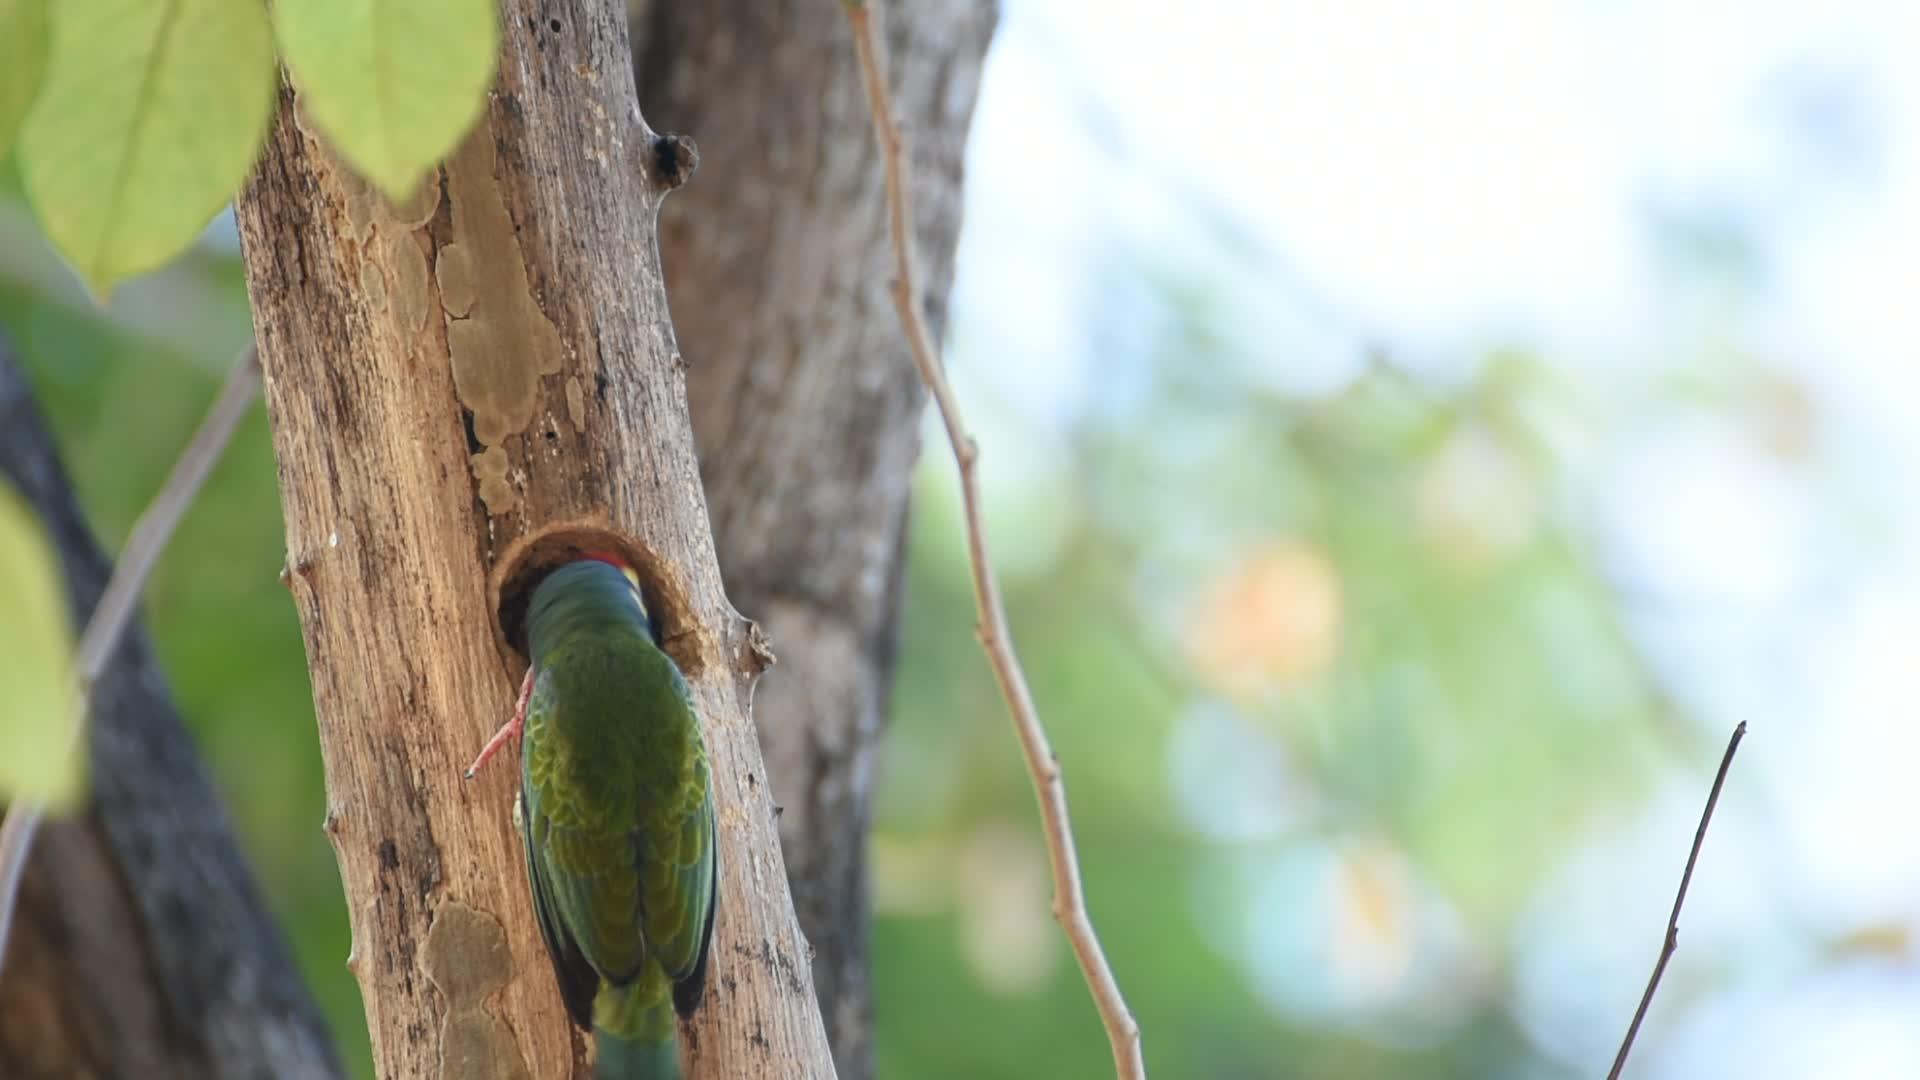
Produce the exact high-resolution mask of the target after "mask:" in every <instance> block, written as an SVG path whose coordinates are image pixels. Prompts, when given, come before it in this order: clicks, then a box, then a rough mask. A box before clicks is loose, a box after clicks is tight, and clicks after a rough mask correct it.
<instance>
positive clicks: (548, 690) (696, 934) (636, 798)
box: [467, 552, 719, 1080]
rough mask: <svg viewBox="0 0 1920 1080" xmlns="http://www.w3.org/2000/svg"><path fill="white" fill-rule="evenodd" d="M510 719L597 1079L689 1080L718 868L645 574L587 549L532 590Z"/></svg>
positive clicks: (698, 772)
mask: <svg viewBox="0 0 1920 1080" xmlns="http://www.w3.org/2000/svg"><path fill="white" fill-rule="evenodd" d="M527 636H528V646H529V648H528V651H529V653H530V654H531V657H532V661H533V662H532V666H530V667H529V668H528V669H527V677H526V681H525V682H524V683H522V684H521V687H520V700H519V704H518V705H517V706H516V707H515V709H514V715H513V719H511V720H509V721H508V722H507V724H506V726H504V727H502V728H501V729H500V731H499V732H498V733H497V734H495V735H494V737H493V738H492V739H491V740H490V741H489V742H488V743H487V746H486V748H485V749H483V750H482V751H481V752H480V756H479V758H478V759H476V760H475V761H474V763H473V766H472V768H469V769H468V770H467V775H468V776H469V777H471V776H473V774H474V772H475V771H477V770H478V769H479V768H480V767H481V766H482V765H484V764H486V762H487V760H488V759H489V758H491V757H492V756H493V755H494V753H495V752H496V751H498V750H499V749H500V748H501V747H502V746H504V745H505V744H506V743H507V742H508V741H509V740H510V739H513V738H514V737H516V736H518V737H519V739H520V752H521V758H520V760H521V782H520V802H519V806H518V813H519V817H520V820H521V844H522V846H523V847H524V849H525V851H526V856H527V878H528V880H529V881H530V882H531V884H532V888H533V909H534V913H535V915H536V916H537V917H538V919H539V923H540V935H541V937H542V938H544V939H545V941H546V945H547V954H548V956H549V957H551V958H552V960H553V971H554V974H555V976H556V977H557V978H558V980H559V983H560V995H561V997H562V998H563V999H565V1001H566V1005H567V1011H568V1012H569V1013H570V1014H571V1015H572V1017H573V1020H574V1022H575V1023H577V1024H579V1025H580V1026H581V1027H583V1028H590V1029H592V1031H593V1033H594V1043H595V1045H596V1048H597V1064H596V1066H595V1072H594V1075H595V1076H596V1077H598V1078H599V1080H672V1078H676V1077H679V1076H680V1058H679V1053H678V1050H677V1048H676V1046H675V1039H674V1015H675V1014H676V1013H678V1014H679V1015H680V1016H682V1017H687V1016H691V1015H693V1011H694V1009H695V1008H696V1007H697V1006H698V1005H699V1003H700V995H701V992H702V990H703V989H704V988H705V984H706V974H707V950H708V946H709V944H710V942H711V939H712V937H713V914H714V909H715V907H716V906H717V890H718V885H719V876H718V870H719V860H718V852H717V849H716V845H715V839H716V838H715V835H714V825H713V788H712V783H711V779H710V775H709V770H708V764H707V750H706V745H705V743H704V742H703V741H702V740H701V735H700V720H699V716H698V715H697V714H696V713H695V711H694V706H693V698H692V695H691V694H690V693H689V692H688V690H687V682H686V679H685V678H683V677H682V676H681V674H680V668H679V667H678V666H677V665H675V664H674V662H673V658H672V657H669V656H668V655H667V654H666V653H665V652H664V651H662V650H661V648H660V641H659V637H658V632H657V628H656V627H655V625H654V622H653V619H652V617H651V616H650V615H649V614H648V612H647V607H646V603H645V601H644V599H643V598H642V596H641V591H640V584H639V577H638V575H637V574H635V572H634V570H633V567H632V566H630V565H629V564H628V563H627V562H626V561H625V560H624V559H622V558H621V557H620V556H618V555H613V554H608V553H604V552H583V553H582V555H581V557H580V558H579V559H578V560H577V561H575V562H571V563H568V564H567V565H565V566H562V567H561V568H560V569H558V570H555V571H553V572H552V573H551V574H549V575H548V576H547V577H546V579H545V580H543V581H542V582H541V583H540V585H539V586H538V587H537V588H536V589H535V590H534V593H533V601H532V604H531V605H530V606H529V608H528V612H527Z"/></svg>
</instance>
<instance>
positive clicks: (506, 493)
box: [470, 446, 520, 517]
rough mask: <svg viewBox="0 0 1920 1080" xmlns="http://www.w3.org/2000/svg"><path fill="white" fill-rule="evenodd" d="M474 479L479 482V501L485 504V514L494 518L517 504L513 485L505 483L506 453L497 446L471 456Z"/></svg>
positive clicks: (517, 497) (517, 498) (518, 500)
mask: <svg viewBox="0 0 1920 1080" xmlns="http://www.w3.org/2000/svg"><path fill="white" fill-rule="evenodd" d="M470 460H471V461H472V462H473V476H474V479H476V480H478V481H479V482H480V501H481V502H483V503H486V504H487V513H489V514H491V515H493V516H494V517H499V516H500V515H501V514H504V513H506V512H507V511H509V510H511V509H513V508H514V507H515V506H516V505H518V504H519V502H520V499H519V496H517V495H515V494H514V492H513V485H512V484H509V483H508V482H507V452H506V451H505V450H502V449H500V448H499V447H497V446H489V447H487V448H486V449H485V450H482V451H480V452H479V453H477V454H475V455H473V457H472V458H471V459H470Z"/></svg>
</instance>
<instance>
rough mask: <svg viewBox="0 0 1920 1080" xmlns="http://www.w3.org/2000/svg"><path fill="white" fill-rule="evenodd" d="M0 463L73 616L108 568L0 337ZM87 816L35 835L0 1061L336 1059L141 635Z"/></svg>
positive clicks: (5, 986) (73, 1069)
mask: <svg viewBox="0 0 1920 1080" xmlns="http://www.w3.org/2000/svg"><path fill="white" fill-rule="evenodd" d="M0 474H4V475H5V476H6V477H7V479H9V480H11V481H12V482H13V483H14V484H15V485H17V486H18V487H19V488H20V489H21V491H22V492H23V493H24V494H25V496H26V498H27V500H28V501H29V502H30V503H31V504H32V505H33V506H34V508H35V509H36V510H37V511H38V513H39V515H40V518H41V520H42V522H44V523H45V525H46V528H47V530H48V531H49V533H50V534H51V535H52V537H53V541H54V544H55V546H56V547H57V548H58V550H59V552H60V557H61V563H62V565H63V566H64V568H65V570H66V579H67V592H68V596H69V598H70V603H71V605H72V609H73V612H74V615H75V619H76V625H79V624H82V623H84V621H85V618H86V616H87V615H88V614H90V613H91V612H92V611H93V607H94V605H95V604H96V603H98V602H99V599H100V593H101V591H102V590H103V589H104V588H105V587H106V583H107V577H108V574H109V573H110V571H111V566H110V564H109V563H108V561H107V559H106V558H105V556H103V555H102V554H101V552H100V550H99V548H98V547H97V546H96V545H95V543H94V540H93V536H92V534H91V533H90V532H89V530H88V529H87V526H86V522H85V520H84V518H83V517H82V515H81V513H80V508H79V506H78V504H77V503H76V502H75V500H74V497H73V492H72V490H71V488H70V487H69V486H68V483H67V478H66V475H65V472H64V471H63V470H62V469H61V467H60V463H59V460H58V458H57V456H56V454H55V451H54V445H53V438H52V436H51V434H50V433H49V432H48V431H47V429H46V426H45V424H44V423H42V422H41V419H40V417H39V415H38V413H37V412H36V410H35V409H34V408H33V402H32V398H31V395H30V394H29V391H28V387H27V383H26V378H25V375H24V374H23V373H22V372H21V371H20V370H19V368H18V367H17V366H16V365H15V364H14V362H13V358H12V356H11V354H10V353H9V351H8V349H7V346H6V343H5V342H4V341H0ZM91 725H92V726H91V728H90V729H89V732H88V741H89V746H90V753H91V758H92V760H91V766H90V767H91V790H90V792H89V796H88V804H87V809H86V814H85V815H84V816H83V817H80V818H77V819H74V820H68V821H49V822H48V823H47V824H46V825H45V826H44V827H43V829H42V831H41V835H40V836H39V838H38V840H37V841H36V842H35V844H34V848H33V854H32V856H31V857H30V861H29V862H28V869H27V875H26V879H25V882H24V884H23V886H22V892H21V898H20V908H19V911H18V915H19V917H18V920H17V921H16V922H15V923H14V925H13V933H12V938H11V941H9V942H8V943H6V950H7V964H6V967H5V977H4V978H0V1076H6V1077H8V1078H10V1080H35V1078H40V1077H45V1078H48V1080H52V1078H55V1077H58V1078H60V1080H71V1078H74V1077H129V1078H131V1077H139V1078H141V1080H149V1078H151V1080H198V1078H203V1077H204V1078H214V1080H239V1078H242V1077H245V1078H265V1077H275V1078H279V1077H286V1078H292V1080H306V1078H328V1077H337V1076H339V1075H340V1063H339V1061H338V1059H337V1057H336V1056H335V1053H334V1049H333V1046H332V1044H331V1043H330V1042H329V1041H328V1038H327V1033H326V1030H325V1027H324V1025H323V1023H322V1021H321V1019H320V1013H319V1010H318V1009H317V1008H316V1007H315V1006H314V1003H313V1001H312V999H311V998H310V997H309V996H308V994H307V991H306V987H305V986H304V985H303V984H302V983H301V981H300V976H299V974H298V973H297V972H296V971H295V969H294V966H293V962H292V959H291V958H290V956H289V955H288V952H287V948H286V945H285V943H284V942H282V940H281V938H280V934H279V932H278V930H276V929H275V927H274V925H273V921H272V919H271V917H270V916H269V915H268V914H267V911H266V908H265V905H264V904H263V903H262V902H261V899H260V894H259V890H258V889H257V888H256V887H255V886H254V883H253V878H252V875H251V874H250V873H249V872H248V870H247V867H246V863H245V861H244V859H243V858H242V856H241V854H240V851H239V848H238V846H237V845H236V844H235V842H234V838H233V834H232V832H231V830H230V829H229V828H228V826H227V819H226V813H225V811H224V810H223V809H222V808H221V806H220V802H219V799H218V798H217V797H216V796H215V794H214V791H213V785H212V784H211V783H210V782H209V781H208V779H207V775H206V773H205V771H204V770H203V769H202V768H201V765H200V762H199V760H198V759H197V758H196V756H195V754H194V751H193V744H192V742H191V740H190V739H189V738H188V737H187V734H186V731H185V730H184V729H183V728H182V727H181V723H180V715H179V713H178V712H177V711H176V710H175V708H174V706H173V702H172V700H171V697H170V695H169V693H168V690H167V685H166V680H165V679H164V678H163V677H162V676H161V674H160V668H159V665H158V664H157V663H156V662H155V660H154V656H153V649H152V646H151V645H150V644H149V643H148V641H147V637H146V634H145V632H144V631H143V630H141V629H140V627H139V626H138V625H137V624H136V625H134V626H132V627H130V628H129V629H128V632H127V635H126V637H125V638H124V639H123V641H122V642H121V645H120V647H119V649H118V650H117V651H116V652H115V653H114V656H113V658H112V661H111V662H110V663H109V664H108V666H107V672H106V676H105V677H104V678H103V679H102V680H101V681H100V682H99V683H98V684H97V685H96V686H95V688H94V693H93V710H92V717H91Z"/></svg>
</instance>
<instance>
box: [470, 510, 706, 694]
mask: <svg viewBox="0 0 1920 1080" xmlns="http://www.w3.org/2000/svg"><path fill="white" fill-rule="evenodd" d="M585 551H610V552H613V553H615V554H617V555H619V556H620V557H621V558H623V559H625V560H626V561H627V562H628V563H629V564H630V565H632V566H633V568H634V570H635V571H636V572H637V573H638V574H639V576H640V595H641V596H642V597H643V598H644V599H645V601H646V605H647V613H648V614H649V615H650V616H652V618H653V630H654V634H655V636H656V637H657V638H658V639H659V641H660V643H661V648H663V649H665V650H666V651H667V654H668V655H670V656H672V657H673V659H674V662H675V663H677V664H679V665H680V670H681V672H682V673H683V674H685V675H686V676H687V677H688V678H689V679H691V678H694V677H695V676H696V675H697V674H699V672H701V671H702V670H704V669H705V666H706V665H705V661H704V660H703V659H702V656H703V652H704V650H702V649H701V647H700V642H701V639H702V634H701V633H700V629H699V627H698V625H697V624H696V623H695V621H694V619H693V618H692V616H691V614H690V608H689V606H688V603H687V599H686V594H685V591H684V590H683V589H682V588H681V587H680V585H679V584H678V582H677V580H676V579H675V578H674V576H673V575H672V574H670V573H668V572H666V571H665V570H663V569H662V566H663V564H662V563H661V561H660V559H659V558H657V557H656V556H655V555H654V554H653V553H652V552H650V551H648V550H647V549H646V548H644V547H642V546H641V545H640V544H638V543H637V542H635V541H633V540H630V539H628V538H627V537H626V536H624V535H622V534H621V533H618V532H615V531H614V530H612V529H610V528H607V527H606V526H605V525H603V524H597V523H583V522H562V523H558V524H554V525H550V526H548V527H547V528H545V529H543V530H541V531H539V532H537V533H533V534H531V535H529V536H523V537H521V538H520V539H519V540H517V541H515V542H514V543H513V544H512V545H511V546H510V547H509V548H508V549H507V551H506V552H505V553H504V554H503V556H502V558H501V560H500V562H499V563H498V564H497V565H495V567H494V571H493V581H492V589H491V595H492V597H493V601H494V613H495V618H494V635H495V642H494V643H495V645H496V646H497V647H498V648H499V649H500V654H501V658H502V659H503V660H505V661H506V663H507V668H508V670H509V671H511V672H513V673H514V676H515V677H516V678H518V676H519V673H520V672H522V671H524V670H525V668H526V664H527V662H528V655H527V609H528V607H530V606H531V605H532V603H533V592H534V590H535V589H537V588H539V587H540V583H541V582H542V581H544V580H546V577H547V575H548V574H551V573H553V572H554V571H555V570H558V569H559V568H561V567H562V566H565V565H567V564H568V563H571V562H574V561H576V560H577V559H579V558H580V555H581V553H582V552H585Z"/></svg>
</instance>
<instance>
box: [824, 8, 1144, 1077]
mask: <svg viewBox="0 0 1920 1080" xmlns="http://www.w3.org/2000/svg"><path fill="white" fill-rule="evenodd" d="M842 6H843V7H844V8H845V9H846V13H847V21H848V22H849V23H850V24H851V26H852V28H853V44H854V51H855V52H856V53H857V54H858V56H859V61H860V74H861V77H862V79H863V81H864V82H865V83H866V88H867V102H868V104H869V105H870V106H871V107H872V112H873V132H874V137H875V139H877V140H878V142H879V144H880V159H881V162H882V164H883V165H884V166H885V169H886V187H887V216H888V225H889V231H890V232H891V233H892V237H893V261H894V275H893V286H892V292H893V304H894V307H895V308H896V309H897V310H898V311H899V313H900V322H901V325H902V326H903V328H904V329H905V330H906V334H907V344H908V347H909V349H910V350H911V351H912V353H913V362H914V366H915V367H917V368H919V370H920V379H921V381H922V382H924V383H926V386H927V391H928V392H929V393H930V394H932V395H933V400H934V403H935V405H936V406H937V407H938V408H939V410H940V422H941V423H942V425H944V426H945V428H946V431H947V442H948V443H949V444H951V446H952V447H953V457H954V463H955V464H956V465H957V466H958V468H959V473H960V498H961V504H962V506H963V508H964V510H965V514H966V526H967V557H968V561H969V562H970V563H971V564H972V567H973V598H974V604H975V607H976V608H977V609H978V617H979V624H978V626H977V627H976V632H977V634H978V636H979V638H980V646H981V648H982V649H984V650H985V651H986V654H987V660H988V663H989V664H991V665H992V667H993V674H994V678H995V679H997V680H998V681H999V683H1000V692H1001V694H1002V695H1003V696H1005V698H1006V699H1007V710H1008V712H1009V713H1011V714H1012V718H1013V726H1014V730H1015V731H1016V732H1017V733H1018V734H1019V736H1020V746H1021V749H1022V750H1023V751H1025V754H1026V759H1027V770H1028V772H1029V773H1030V774H1031V775H1032V778H1033V787H1034V794H1035V796H1036V797H1037V798H1038V800H1039V802H1040V823H1041V825H1042V826H1043V827H1044V828H1045V830H1046V834H1047V858H1048V861H1049V862H1050V863H1051V864H1052V870H1053V893H1054V895H1053V917H1054V918H1055V919H1056V920H1057V921H1058V922H1059V923H1060V926H1061V928H1062V929H1063V930H1065V931H1066V935H1067V940H1068V941H1069V942H1070V943H1071V944H1072V946H1073V952H1074V956H1075V957H1076V958H1078V960H1079V962H1080V970H1081V971H1082V973H1084V974H1085V976H1086V979H1087V988H1088V989H1089V990H1090V991H1091V992H1092V994H1093V1000H1094V1004H1095V1006H1096V1007H1097V1008H1098V1009H1099V1010H1100V1019H1101V1021H1102V1022H1103V1023H1105V1025H1106V1028H1107V1040H1108V1042H1109V1043H1111V1044H1112V1047H1113V1063H1114V1068H1115V1071H1116V1072H1117V1073H1118V1074H1119V1076H1121V1077H1122V1078H1124V1080H1144V1078H1145V1076H1146V1075H1147V1068H1146V1064H1145V1062H1144V1061H1142V1059H1141V1056H1140V1025H1139V1024H1138V1023H1137V1022H1136V1021H1135V1020H1134V1018H1133V1013H1132V1011H1131V1010H1129V1009H1128V1008H1127V1002H1126V999H1125V998H1123V997H1122V996H1121V994H1120V985H1119V983H1118V982H1116V981H1115V980H1114V977H1113V969H1112V968H1111V967H1109V966H1108V964H1107V957H1106V953H1105V952H1103V951H1102V950H1101V948H1100V938H1099V937H1098V935H1096V934H1095V933H1094V929H1093V920H1092V919H1091V918H1089V917H1088V915H1087V898H1086V892H1085V890H1084V888H1083V887H1082V885H1081V883H1080V864H1079V859H1078V856H1077V855H1076V854H1075V852H1074V847H1073V826H1072V823H1071V821H1070V820H1069V818H1068V814H1067V792H1066V786H1065V784H1064V783H1062V781H1061V778H1060V761H1059V759H1058V758H1057V757H1055V756H1054V753H1053V748H1052V746H1050V745H1049V744H1048V742H1047V733H1046V729H1045V728H1044V727H1042V726H1041V724H1040V714H1039V711H1038V710H1037V709H1036V708H1035V707H1034V703H1033V692H1032V691H1031V690H1029V689H1028V688H1027V676H1026V673H1025V672H1024V671H1023V670H1022V669H1021V666H1020V659H1019V657H1018V656H1016V655H1015V653H1014V648H1013V635H1012V632H1011V631H1010V630H1009V629H1008V627H1007V615H1006V611H1005V610H1004V608H1003V606H1002V604H1001V601H1000V584H999V582H998V581H997V580H996V579H995V577H994V574H993V564H992V562H991V561H990V560H989V559H988V557H987V536H986V526H985V524H984V523H983V522H982V520H981V514H980V483H979V478H978V475H977V473H976V470H975V466H976V463H977V461H978V459H979V456H980V450H979V446H978V445H977V444H976V443H975V442H974V440H973V436H972V435H970V434H969V433H968V432H967V427H966V424H965V422H964V421H963V420H962V419H961V417H960V406H959V403H958V402H957V401H955V399H954V394H953V387H952V386H950V385H949V384H948V382H947V377H946V369H945V367H944V365H943V364H942V363H941V360H940V354H939V351H938V349H937V347H936V346H935V345H934V342H933V334H932V333H931V332H930V331H929V330H928V329H927V323H926V320H925V318H924V317H923V316H922V315H921V312H920V305H919V303H918V302H917V300H916V298H917V297H918V296H919V295H920V286H919V275H918V267H917V261H916V256H915V253H914V238H913V214H912V213H911V212H910V210H909V209H908V205H909V204H908V190H907V178H906V160H905V159H906V154H905V151H904V149H903V146H902V139H901V135H900V125H899V123H898V121H897V120H896V119H895V118H894V115H893V101H892V96H891V94H890V93H889V91H888V89H887V80H886V75H885V74H884V71H883V64H882V62H881V59H880V45H879V34H878V32H877V29H876V26H875V24H876V23H877V22H878V21H879V15H878V13H877V12H876V11H875V10H874V9H876V8H877V7H878V6H879V5H878V4H877V3H875V2H873V0H866V2H861V0H842Z"/></svg>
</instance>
